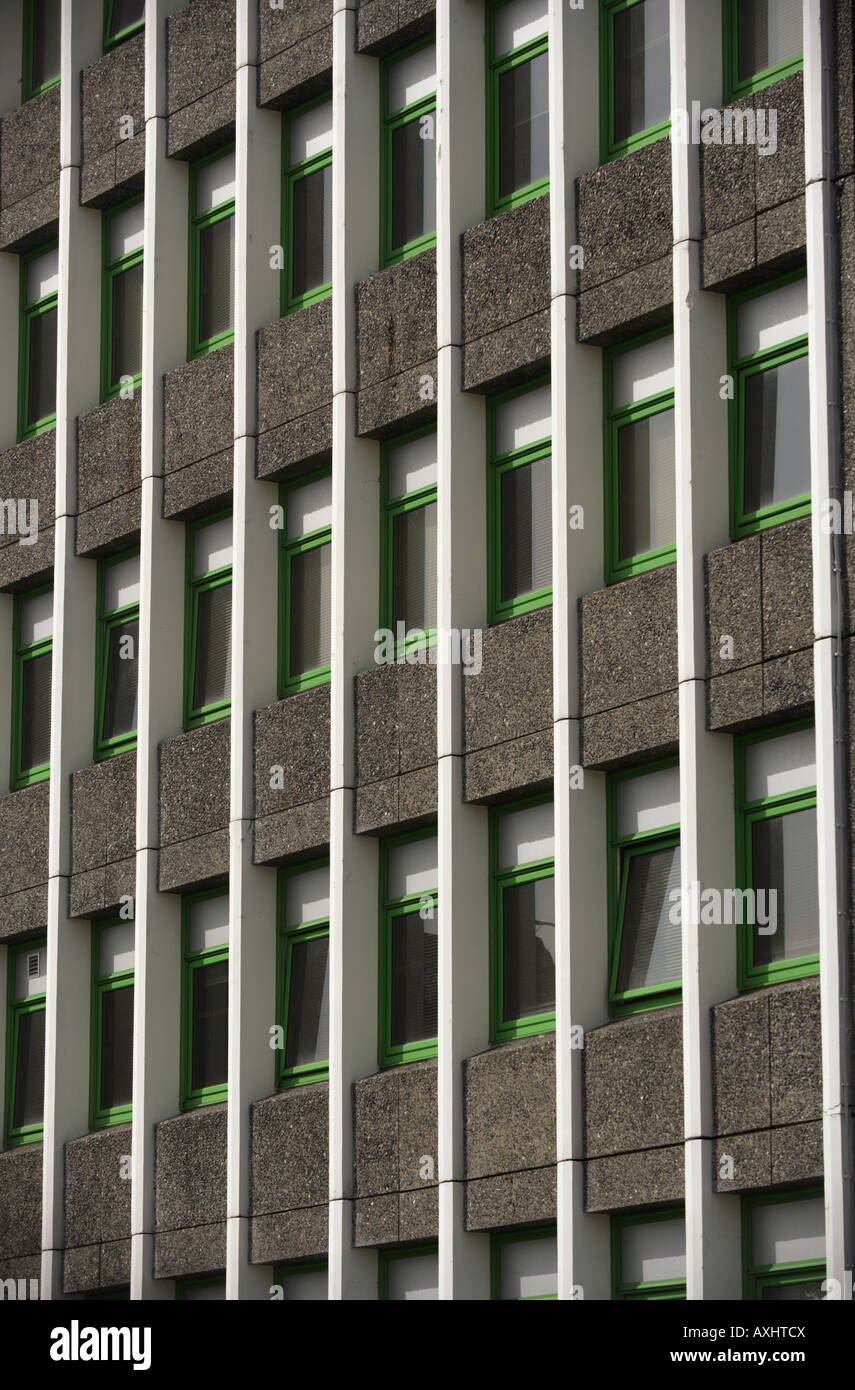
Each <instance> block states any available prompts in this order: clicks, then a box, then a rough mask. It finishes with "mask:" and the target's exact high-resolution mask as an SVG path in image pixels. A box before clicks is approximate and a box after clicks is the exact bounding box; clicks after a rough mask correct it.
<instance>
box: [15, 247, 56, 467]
mask: <svg viewBox="0 0 855 1390" xmlns="http://www.w3.org/2000/svg"><path fill="white" fill-rule="evenodd" d="M58 290H59V251H58V250H57V248H56V247H55V246H53V247H51V248H50V249H49V250H47V251H45V250H39V251H34V252H32V253H31V254H30V255H28V256H22V257H21V318H20V324H19V335H18V352H19V358H18V438H19V439H29V438H30V436H31V435H34V434H41V433H42V432H43V431H44V430H52V429H53V428H54V426H55V425H56V319H57V293H58Z"/></svg>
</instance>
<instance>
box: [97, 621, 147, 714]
mask: <svg viewBox="0 0 855 1390" xmlns="http://www.w3.org/2000/svg"><path fill="white" fill-rule="evenodd" d="M139 628H140V624H139V619H138V618H134V619H133V620H132V621H131V622H127V623H122V624H121V625H117V626H115V627H111V628H110V629H109V631H108V634H107V690H106V694H105V697H104V727H103V729H102V730H101V734H102V737H103V738H105V739H107V738H117V737H118V736H119V735H120V734H130V733H133V732H134V730H135V729H136V727H137V645H138V642H139Z"/></svg>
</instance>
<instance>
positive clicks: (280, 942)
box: [274, 858, 330, 1267]
mask: <svg viewBox="0 0 855 1390" xmlns="http://www.w3.org/2000/svg"><path fill="white" fill-rule="evenodd" d="M329 864H330V861H329V859H328V858H321V859H309V860H306V861H305V862H302V863H299V864H294V865H289V866H288V867H287V868H282V869H280V870H279V872H278V874H277V881H276V1022H277V1023H278V1024H279V1025H280V1026H281V1028H282V1033H283V1041H284V1046H283V1047H282V1048H280V1049H277V1051H276V1054H275V1067H274V1072H275V1077H274V1085H275V1086H276V1089H277V1090H280V1091H281V1090H285V1089H286V1088H288V1087H291V1086H307V1085H311V1084H313V1083H314V1082H315V1081H328V1080H329V1074H330V1066H329V1058H327V1059H326V1060H325V1061H323V1062H307V1063H303V1064H302V1065H301V1066H296V1067H286V1065H285V1054H286V1052H287V1049H288V1003H289V999H290V997H291V990H290V986H291V949H292V946H293V944H294V942H295V941H296V942H300V941H314V940H316V939H317V938H318V937H322V936H325V937H327V938H329V934H330V919H329V918H328V917H318V918H317V919H316V920H315V921H312V922H301V923H300V925H299V926H291V927H289V926H288V925H287V923H286V921H285V894H286V889H287V886H288V880H289V878H296V877H297V876H298V875H299V874H306V873H311V872H312V871H313V870H316V869H329ZM324 1267H326V1264H325V1265H324Z"/></svg>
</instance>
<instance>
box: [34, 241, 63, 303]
mask: <svg viewBox="0 0 855 1390" xmlns="http://www.w3.org/2000/svg"><path fill="white" fill-rule="evenodd" d="M58 289H59V249H58V247H56V246H55V247H54V248H53V250H52V251H46V252H45V254H44V255H43V256H34V257H33V259H32V260H31V261H28V263H27V303H28V304H37V303H38V301H39V300H40V299H47V297H48V295H49V294H56V292H57V290H58Z"/></svg>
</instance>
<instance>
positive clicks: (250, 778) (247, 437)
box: [226, 0, 282, 1299]
mask: <svg viewBox="0 0 855 1390" xmlns="http://www.w3.org/2000/svg"><path fill="white" fill-rule="evenodd" d="M257 34H258V5H257V3H256V0H238V4H237V120H236V141H235V146H236V179H237V186H236V190H235V344H234V360H235V373H234V382H235V453H234V563H233V571H232V573H233V581H232V716H231V720H232V739H231V809H230V813H229V830H230V850H229V895H230V898H229V906H230V922H229V1068H228V1075H229V1091H228V1125H227V1130H228V1138H227V1198H226V1201H227V1226H226V1297H227V1298H230V1299H231V1298H266V1297H268V1290H269V1287H270V1270H269V1269H267V1268H265V1267H264V1266H261V1265H251V1264H250V1263H249V1253H250V1252H249V1196H250V1160H251V1153H250V1137H251V1136H250V1105H251V1103H252V1102H253V1101H255V1100H260V1099H261V1097H262V1096H265V1095H269V1094H270V1091H271V1089H272V1081H273V1053H272V1052H271V1050H270V1045H269V1029H270V1027H271V1025H272V1024H273V1023H274V1022H275V1019H276V1013H275V1008H276V1001H275V983H276V981H275V968H274V963H275V960H276V874H275V871H273V870H271V869H264V868H259V867H257V866H253V863H252V842H253V815H254V797H255V777H254V759H253V746H254V712H255V710H256V709H258V708H259V707H260V706H262V705H266V704H269V703H270V701H271V700H272V699H273V698H274V697H275V694H276V605H277V592H278V586H277V545H276V541H277V536H278V532H277V531H276V530H274V529H272V528H271V525H270V510H269V509H270V507H271V505H275V503H276V500H277V489H276V487H275V486H274V485H273V484H271V483H261V482H257V481H256V478H255V453H256V431H257V411H256V361H255V357H256V354H255V339H256V332H257V330H258V329H259V328H261V327H262V325H263V324H265V323H269V322H271V320H274V319H277V318H278V317H279V275H278V273H277V272H275V271H273V270H272V269H271V266H270V248H271V246H274V245H276V243H278V241H279V237H280V221H281V212H280V196H281V187H282V177H281V169H282V159H281V139H280V132H281V117H280V116H279V114H278V113H275V112H272V111H263V110H261V109H260V108H259V107H258V105H257V102H256V95H257V87H258V55H257V52H256V48H257Z"/></svg>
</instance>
